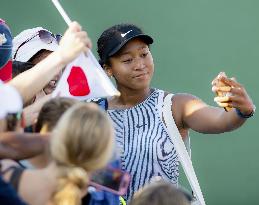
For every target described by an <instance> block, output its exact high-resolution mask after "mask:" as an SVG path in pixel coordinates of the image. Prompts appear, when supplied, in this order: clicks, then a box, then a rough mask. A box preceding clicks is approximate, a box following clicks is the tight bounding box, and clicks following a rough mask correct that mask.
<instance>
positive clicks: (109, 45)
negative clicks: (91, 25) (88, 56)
mask: <svg viewBox="0 0 259 205" xmlns="http://www.w3.org/2000/svg"><path fill="white" fill-rule="evenodd" d="M134 38H140V39H142V40H143V41H144V42H145V43H146V44H148V45H149V44H152V43H153V38H152V37H151V36H149V35H147V34H144V32H143V31H142V30H141V29H140V28H139V27H137V26H136V25H133V24H118V25H115V26H112V27H110V28H108V29H107V30H105V31H104V32H103V33H102V35H101V36H100V38H99V39H98V42H97V46H98V54H99V57H100V63H101V64H103V63H105V62H106V61H107V60H108V58H109V57H111V56H113V55H115V54H116V53H117V52H118V51H119V50H120V49H121V48H122V47H123V46H124V45H125V44H126V43H127V42H129V41H130V40H132V39H134Z"/></svg>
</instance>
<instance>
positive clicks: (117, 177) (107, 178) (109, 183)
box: [90, 167, 130, 196]
mask: <svg viewBox="0 0 259 205" xmlns="http://www.w3.org/2000/svg"><path fill="white" fill-rule="evenodd" d="M129 182H130V175H129V174H128V173H127V172H124V171H122V170H120V169H115V168H112V167H106V168H104V169H102V170H98V171H96V172H94V173H92V174H91V177H90V185H91V186H93V187H95V188H97V189H100V190H104V191H108V192H111V193H114V194H117V195H120V196H122V195H125V194H126V192H127V189H128V186H129Z"/></svg>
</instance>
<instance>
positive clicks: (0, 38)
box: [0, 33, 7, 46]
mask: <svg viewBox="0 0 259 205" xmlns="http://www.w3.org/2000/svg"><path fill="white" fill-rule="evenodd" d="M6 42H7V39H6V38H5V34H4V33H3V34H1V33H0V46H1V45H3V44H4V43H6Z"/></svg>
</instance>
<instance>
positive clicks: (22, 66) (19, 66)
mask: <svg viewBox="0 0 259 205" xmlns="http://www.w3.org/2000/svg"><path fill="white" fill-rule="evenodd" d="M33 66H34V64H33V63H30V62H21V61H13V71H12V76H13V78H14V77H16V76H17V75H19V74H21V73H23V72H24V71H26V70H29V69H31V68H32V67H33Z"/></svg>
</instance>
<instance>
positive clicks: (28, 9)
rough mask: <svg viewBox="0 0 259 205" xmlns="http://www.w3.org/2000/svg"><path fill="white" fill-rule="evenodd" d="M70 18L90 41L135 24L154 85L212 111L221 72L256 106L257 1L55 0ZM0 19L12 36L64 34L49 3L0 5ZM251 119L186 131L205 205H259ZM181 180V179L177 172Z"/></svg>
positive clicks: (258, 145) (8, 1) (27, 0)
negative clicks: (210, 130)
mask: <svg viewBox="0 0 259 205" xmlns="http://www.w3.org/2000/svg"><path fill="white" fill-rule="evenodd" d="M61 3H62V4H63V6H64V8H65V9H66V11H67V13H68V14H69V15H70V17H71V18H72V19H74V20H77V21H79V22H80V23H81V24H82V25H83V27H84V28H85V29H86V30H87V32H88V33H89V36H90V37H91V39H92V41H93V44H94V48H93V50H94V53H95V54H96V51H95V50H96V45H95V44H96V40H97V37H98V36H99V35H100V33H101V32H102V31H103V30H104V29H105V28H107V27H108V26H111V25H113V24H117V23H121V22H130V23H135V24H137V25H139V26H141V27H142V28H143V29H144V30H145V31H146V32H147V33H149V34H150V35H152V36H153V37H154V39H155V43H154V44H153V45H152V52H153V57H154V60H155V66H156V70H155V76H154V79H153V82H152V84H153V86H155V87H159V88H162V89H165V90H168V91H171V92H174V93H176V92H187V93H192V94H194V95H196V96H198V97H200V98H201V99H203V100H204V101H205V102H207V103H208V104H211V105H215V103H214V102H213V97H214V95H213V93H212V92H211V86H210V83H211V80H212V79H213V78H214V77H215V76H216V75H217V74H218V72H220V71H225V72H226V73H227V75H229V76H235V77H236V78H237V79H238V81H239V82H241V83H242V84H244V85H245V86H246V88H247V90H248V92H249V93H250V95H251V97H252V98H253V100H254V103H255V105H257V104H258V101H259V97H258V95H257V93H256V89H257V88H258V80H257V75H258V74H259V71H258V67H259V21H258V20H259V12H258V11H259V1H258V0H214V1H212V0H167V1H166V0H160V1H158V0H127V1H124V0H120V1H119V0H92V1H90V0H88V1H87V0H73V1H72V0H70V1H69V0H61ZM0 17H2V18H4V19H6V21H7V22H8V24H9V25H10V27H11V29H12V31H13V34H14V35H16V34H18V33H19V32H20V31H22V30H23V29H27V28H32V27H35V26H43V27H46V28H48V29H49V30H51V31H53V32H63V31H64V30H65V28H66V24H65V23H64V21H63V19H62V18H61V16H60V15H59V14H58V12H57V11H56V9H55V8H54V7H53V5H52V3H51V1H50V0H23V1H18V0H1V2H0ZM258 125H259V124H258V116H256V115H255V116H254V117H253V118H252V119H249V120H248V121H247V123H246V124H245V125H244V126H243V127H242V128H240V129H238V130H237V131H234V132H232V133H224V134H220V135H203V134H200V133H195V132H191V133H190V134H191V141H192V159H193V164H194V167H195V169H196V172H197V175H198V178H199V181H200V185H201V187H202V191H203V192H204V197H205V199H206V202H207V204H208V205H218V204H221V205H225V204H226V205H227V204H228V205H229V204H235V205H243V204H259V200H258V195H259V177H258V173H259V172H258V170H259V162H258V161H259V160H258V159H257V158H258V151H259V138H258V134H257V129H256V128H257V127H256V126H258ZM181 181H182V183H183V184H184V185H186V179H185V177H184V175H183V174H181Z"/></svg>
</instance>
